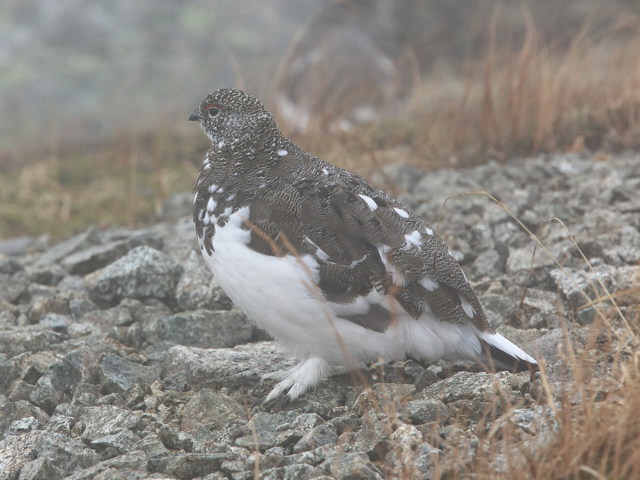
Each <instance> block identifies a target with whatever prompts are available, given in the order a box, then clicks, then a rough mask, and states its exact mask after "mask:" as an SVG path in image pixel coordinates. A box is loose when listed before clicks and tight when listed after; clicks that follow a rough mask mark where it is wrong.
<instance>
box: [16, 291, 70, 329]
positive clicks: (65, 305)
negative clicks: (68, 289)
mask: <svg viewBox="0 0 640 480" xmlns="http://www.w3.org/2000/svg"><path fill="white" fill-rule="evenodd" d="M50 313H59V314H62V315H68V314H69V313H70V311H69V299H68V298H66V296H65V295H60V294H54V295H47V296H39V297H35V298H33V299H32V300H31V303H30V305H29V310H28V311H27V316H28V317H29V322H31V323H38V322H39V321H40V320H41V319H42V318H43V317H44V316H45V315H47V314H50Z"/></svg>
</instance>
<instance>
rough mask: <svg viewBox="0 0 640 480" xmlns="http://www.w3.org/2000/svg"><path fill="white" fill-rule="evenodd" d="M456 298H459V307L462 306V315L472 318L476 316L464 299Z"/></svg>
mask: <svg viewBox="0 0 640 480" xmlns="http://www.w3.org/2000/svg"><path fill="white" fill-rule="evenodd" d="M458 297H459V298H460V305H462V309H463V310H464V313H466V314H467V317H469V318H473V317H474V316H475V314H476V311H475V310H474V309H473V307H472V306H471V304H470V303H469V302H467V301H466V300H465V299H464V298H462V297H460V296H458Z"/></svg>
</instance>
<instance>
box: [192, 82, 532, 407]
mask: <svg viewBox="0 0 640 480" xmlns="http://www.w3.org/2000/svg"><path fill="white" fill-rule="evenodd" d="M189 121H196V122H199V123H200V126H201V127H202V129H203V130H204V132H205V134H206V135H207V136H208V137H209V138H210V140H211V147H210V148H209V149H208V151H207V153H206V155H205V157H204V160H203V162H202V166H201V169H200V172H199V174H198V177H197V181H196V184H195V187H194V190H193V192H194V199H193V202H194V204H193V221H194V224H195V231H196V237H197V241H198V245H199V248H200V250H201V252H202V255H203V257H204V260H205V262H206V264H207V265H208V267H209V269H210V270H211V272H212V273H213V275H214V277H215V279H216V281H217V283H218V284H219V285H220V287H221V288H222V289H223V290H224V291H225V293H226V294H227V295H228V297H229V298H230V299H231V300H232V301H233V303H234V304H235V305H236V306H237V307H239V308H240V309H241V310H242V311H243V312H244V313H245V315H246V316H247V317H248V318H249V319H251V320H253V321H254V322H255V323H256V324H257V325H258V326H259V327H261V328H263V329H264V330H266V331H267V332H268V333H269V334H270V335H271V336H272V337H273V338H274V339H276V340H277V341H278V342H280V344H281V345H282V346H283V347H284V349H285V350H287V351H288V352H289V353H291V354H293V355H295V356H297V357H298V358H299V360H300V361H299V363H298V364H296V365H295V366H294V367H293V368H291V369H288V370H284V371H276V372H271V373H267V374H266V375H264V376H263V377H262V378H263V379H264V380H275V381H276V382H277V383H276V384H275V386H274V387H273V389H272V390H271V391H270V393H269V394H268V395H267V396H266V399H265V402H269V401H271V400H274V399H276V400H277V399H285V400H286V401H293V400H296V399H297V398H299V397H300V396H301V395H303V394H305V393H306V392H307V391H309V390H311V389H313V388H315V387H316V386H317V384H318V383H319V382H321V381H323V380H325V379H327V378H328V377H329V376H330V375H331V374H333V373H335V372H338V371H350V370H355V369H358V368H360V367H361V366H364V365H366V364H368V363H373V362H379V361H380V360H381V359H382V360H384V361H385V362H389V361H394V360H402V359H405V358H415V359H418V360H422V361H427V362H433V361H436V360H438V359H444V360H449V361H453V360H459V359H469V360H473V361H476V362H477V363H479V364H481V365H483V366H485V368H487V369H488V370H493V371H495V370H497V369H502V370H510V371H513V372H522V371H527V370H528V371H531V372H532V374H533V372H534V371H536V370H537V369H538V364H537V362H536V360H535V359H534V358H533V357H532V356H530V355H529V354H527V353H526V352H524V351H523V350H522V349H521V348H520V347H518V346H516V345H515V344H514V343H512V342H511V341H509V340H507V339H506V338H505V337H504V336H502V335H501V334H500V333H497V332H496V331H495V330H494V329H493V328H491V326H490V325H489V323H488V321H487V318H486V316H485V314H484V312H483V310H482V306H481V304H480V302H479V300H478V298H477V296H476V295H475V293H474V291H473V289H472V287H471V285H470V283H469V281H468V280H467V277H466V275H465V273H464V272H463V270H462V268H461V267H460V265H459V264H458V262H457V261H456V260H455V258H454V257H453V255H452V253H451V251H450V250H449V248H448V247H447V245H446V244H445V242H444V241H443V240H442V239H441V238H440V237H439V236H438V235H437V233H436V232H435V231H434V229H433V227H432V226H431V225H430V224H428V223H427V221H426V220H425V219H424V218H422V217H421V216H419V215H417V214H416V213H414V212H413V211H411V209H410V208H408V207H407V205H405V204H404V203H402V202H400V201H398V200H397V199H395V198H393V197H392V196H391V195H389V194H387V193H385V192H384V191H382V190H380V189H378V188H376V187H374V186H373V185H371V184H370V183H369V182H368V181H367V180H366V179H365V178H363V177H362V176H360V175H358V174H356V173H353V172H351V171H348V170H346V169H343V168H340V167H338V166H336V165H333V164H331V163H329V162H326V161H324V160H322V159H320V158H318V157H316V156H314V155H312V154H310V153H307V152H306V151H304V150H303V149H302V148H301V147H299V146H298V145H296V144H295V143H294V142H293V141H291V140H289V139H287V138H286V137H285V136H284V135H283V134H282V133H281V131H280V129H279V127H278V125H277V123H276V120H275V117H274V115H273V114H272V113H271V112H269V111H268V110H267V108H265V106H264V105H263V104H262V103H261V102H260V101H259V100H258V99H257V98H256V97H255V96H253V95H251V94H249V93H246V92H244V91H241V90H237V89H230V88H223V89H219V90H217V91H215V92H213V93H211V94H209V95H207V96H206V97H205V98H204V100H203V101H202V102H201V103H200V105H199V106H198V107H197V108H196V109H195V110H194V111H193V113H192V114H191V115H190V117H189Z"/></svg>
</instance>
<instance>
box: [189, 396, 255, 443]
mask: <svg viewBox="0 0 640 480" xmlns="http://www.w3.org/2000/svg"><path fill="white" fill-rule="evenodd" d="M181 419H182V420H181V422H180V429H181V430H183V431H185V432H187V433H190V434H192V435H193V436H194V437H196V438H203V439H206V440H207V441H211V440H219V439H221V438H222V437H223V436H224V435H225V430H227V429H230V428H231V429H233V428H234V427H239V426H241V425H244V424H245V423H246V420H247V419H246V412H245V409H244V408H243V406H242V405H241V404H240V403H238V402H237V401H235V400H234V399H233V398H231V397H229V396H228V395H225V394H224V393H222V392H218V391H215V390H211V389H202V390H198V391H197V392H196V393H195V394H194V395H193V397H191V399H190V400H189V401H188V402H187V403H186V404H185V405H184V407H183V408H182V412H181Z"/></svg>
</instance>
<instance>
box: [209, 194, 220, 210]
mask: <svg viewBox="0 0 640 480" xmlns="http://www.w3.org/2000/svg"><path fill="white" fill-rule="evenodd" d="M217 205H218V202H216V201H215V200H214V199H213V197H209V201H208V202H207V212H213V211H214V210H215V209H216V206H217Z"/></svg>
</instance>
